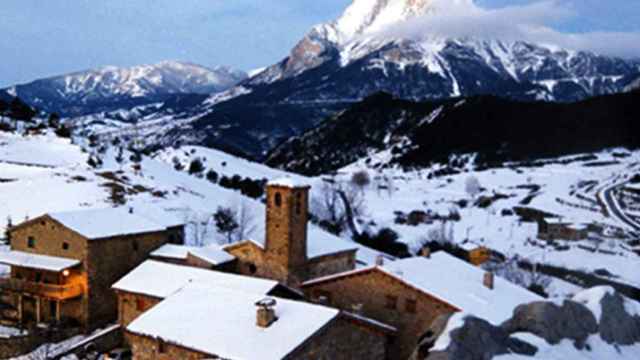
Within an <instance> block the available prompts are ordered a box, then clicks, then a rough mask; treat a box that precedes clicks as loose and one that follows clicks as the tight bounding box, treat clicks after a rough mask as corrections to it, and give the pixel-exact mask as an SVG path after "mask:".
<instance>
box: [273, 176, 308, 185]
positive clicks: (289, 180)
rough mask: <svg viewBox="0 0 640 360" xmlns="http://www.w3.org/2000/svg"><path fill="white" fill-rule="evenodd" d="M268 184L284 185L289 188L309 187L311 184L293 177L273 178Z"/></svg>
mask: <svg viewBox="0 0 640 360" xmlns="http://www.w3.org/2000/svg"><path fill="white" fill-rule="evenodd" d="M267 185H268V186H282V187H288V188H308V187H309V184H307V183H305V182H303V181H301V180H299V179H294V178H292V177H282V178H278V179H274V180H271V181H269V182H268V183H267Z"/></svg>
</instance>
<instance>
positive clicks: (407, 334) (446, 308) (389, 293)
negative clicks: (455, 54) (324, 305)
mask: <svg viewBox="0 0 640 360" xmlns="http://www.w3.org/2000/svg"><path fill="white" fill-rule="evenodd" d="M303 290H304V292H305V295H306V296H307V297H308V298H310V299H312V300H316V301H317V300H318V299H319V298H320V297H321V296H323V297H326V298H328V300H329V304H328V305H331V306H335V307H337V308H340V309H343V310H346V311H354V307H357V306H358V305H361V306H362V309H361V310H358V311H361V313H362V315H364V316H366V317H369V318H372V319H376V320H379V321H381V322H383V323H385V324H389V325H392V326H394V327H396V328H397V329H398V335H397V339H396V341H395V342H394V344H393V346H392V347H391V354H392V356H391V358H393V359H406V358H408V357H409V355H410V354H411V352H412V351H413V350H414V349H415V347H416V345H417V342H418V339H419V338H420V336H422V334H423V333H424V332H425V331H426V330H427V329H428V327H429V325H430V324H431V322H432V321H433V320H434V319H435V318H436V317H438V316H439V315H441V314H445V313H451V312H455V311H457V309H456V308H455V307H453V306H451V305H449V304H447V303H445V302H444V301H440V300H438V299H436V298H434V297H431V296H429V295H426V294H425V293H423V292H422V291H419V290H417V289H415V288H413V287H410V286H407V285H405V284H404V283H402V282H401V281H399V280H398V279H395V278H394V277H392V276H390V275H388V274H386V273H384V272H381V271H378V270H370V271H363V272H360V273H356V274H353V275H348V276H344V277H340V278H336V279H333V280H330V281H326V282H320V283H317V284H311V285H308V286H303ZM390 303H391V304H390Z"/></svg>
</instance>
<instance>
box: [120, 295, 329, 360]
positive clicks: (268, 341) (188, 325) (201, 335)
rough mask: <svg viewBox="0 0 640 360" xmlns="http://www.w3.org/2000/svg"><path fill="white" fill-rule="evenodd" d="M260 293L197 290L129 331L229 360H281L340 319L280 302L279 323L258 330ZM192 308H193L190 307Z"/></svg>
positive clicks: (318, 308)
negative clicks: (257, 310) (257, 305)
mask: <svg viewBox="0 0 640 360" xmlns="http://www.w3.org/2000/svg"><path fill="white" fill-rule="evenodd" d="M264 297H265V296H264V295H263V294H261V293H251V292H242V291H235V290H230V289H224V288H221V287H215V288H205V287H202V286H200V285H199V284H194V285H191V286H188V287H186V288H185V289H183V290H181V291H179V292H178V293H176V294H175V295H173V296H171V297H169V298H167V299H165V300H164V301H162V302H161V303H159V304H158V305H156V306H155V307H153V308H152V309H151V310H149V311H148V312H146V313H144V314H142V315H141V316H140V317H138V318H137V319H136V320H134V321H133V322H132V323H131V324H129V326H128V327H127V330H128V331H130V332H133V333H136V334H140V335H146V336H151V337H154V338H161V339H163V340H164V341H166V342H168V343H172V344H176V345H180V346H184V347H186V348H189V349H193V350H197V351H200V352H203V353H207V354H210V355H212V356H216V357H220V358H224V359H274V360H275V359H282V358H284V357H285V356H286V355H287V354H289V353H291V352H292V351H293V350H295V349H296V348H298V347H299V346H300V345H301V344H302V343H303V342H304V341H305V340H307V339H309V338H310V337H311V336H313V335H314V334H315V333H316V332H318V331H319V330H320V329H322V328H323V327H324V326H325V325H326V324H328V323H329V322H330V321H332V320H333V319H334V318H336V317H337V316H338V314H339V311H338V310H336V309H332V308H328V307H324V306H320V305H313V304H309V303H305V302H298V301H291V300H285V299H280V298H275V300H276V302H277V303H276V306H275V311H276V316H277V317H278V320H277V321H275V322H274V323H272V324H271V325H270V326H269V327H267V328H261V327H258V326H257V325H256V306H255V303H256V302H257V301H260V300H262V299H264ZM185 304H188V307H185Z"/></svg>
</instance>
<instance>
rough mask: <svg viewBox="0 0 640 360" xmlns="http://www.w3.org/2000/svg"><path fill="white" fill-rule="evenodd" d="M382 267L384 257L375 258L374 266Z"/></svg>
mask: <svg viewBox="0 0 640 360" xmlns="http://www.w3.org/2000/svg"><path fill="white" fill-rule="evenodd" d="M383 265H384V256H382V255H378V256H376V266H383Z"/></svg>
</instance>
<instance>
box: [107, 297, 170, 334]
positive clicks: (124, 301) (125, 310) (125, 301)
mask: <svg viewBox="0 0 640 360" xmlns="http://www.w3.org/2000/svg"><path fill="white" fill-rule="evenodd" d="M117 294H118V323H119V324H120V325H122V327H123V328H126V327H127V325H129V324H130V323H131V322H132V321H133V320H135V319H136V318H137V317H138V316H140V315H142V314H143V313H144V312H146V311H148V310H149V309H151V308H152V307H154V306H156V305H157V304H158V303H159V302H161V301H162V299H160V298H156V297H152V296H147V295H141V294H134V293H129V292H124V291H118V292H117ZM139 306H141V307H139Z"/></svg>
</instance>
